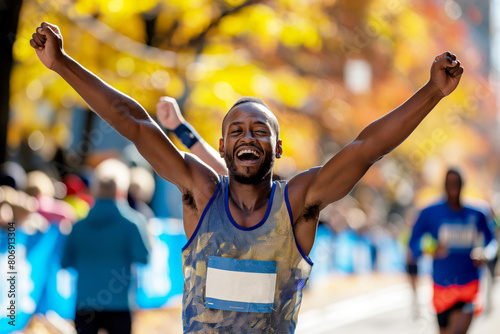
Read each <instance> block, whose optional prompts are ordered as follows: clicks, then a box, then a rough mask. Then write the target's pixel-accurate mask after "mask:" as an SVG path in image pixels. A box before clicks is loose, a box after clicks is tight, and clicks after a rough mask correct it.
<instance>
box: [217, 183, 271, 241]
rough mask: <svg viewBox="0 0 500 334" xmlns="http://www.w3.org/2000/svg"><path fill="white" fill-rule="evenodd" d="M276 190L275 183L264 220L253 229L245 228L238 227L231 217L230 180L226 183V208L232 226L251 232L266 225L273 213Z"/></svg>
mask: <svg viewBox="0 0 500 334" xmlns="http://www.w3.org/2000/svg"><path fill="white" fill-rule="evenodd" d="M275 190H276V182H273V189H272V190H271V197H270V198H269V203H268V204H267V211H266V214H265V215H264V218H262V220H261V221H260V222H259V223H258V224H257V225H255V226H252V227H243V226H240V225H238V223H237V222H236V221H235V220H234V219H233V216H231V212H230V211H229V180H228V182H227V183H226V193H225V198H224V206H225V207H226V214H227V217H228V218H229V221H230V222H231V224H233V225H234V227H236V228H237V229H239V230H243V231H251V230H255V229H256V228H259V227H260V226H262V225H264V223H265V222H266V220H267V217H269V214H270V213H271V208H272V207H273V199H274V191H275Z"/></svg>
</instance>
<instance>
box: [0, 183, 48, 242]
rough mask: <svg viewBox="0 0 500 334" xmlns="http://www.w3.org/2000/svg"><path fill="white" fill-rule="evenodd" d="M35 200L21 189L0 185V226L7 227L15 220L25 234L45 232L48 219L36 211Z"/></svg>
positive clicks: (36, 204)
mask: <svg viewBox="0 0 500 334" xmlns="http://www.w3.org/2000/svg"><path fill="white" fill-rule="evenodd" d="M37 210H38V203H37V200H36V199H35V198H34V197H32V196H29V195H28V194H26V193H25V192H23V191H21V190H16V189H14V188H12V187H10V186H5V185H3V186H0V228H4V229H7V227H8V225H7V224H8V223H10V222H15V224H16V226H17V227H19V228H21V229H22V230H23V231H24V233H26V234H35V233H37V232H45V231H46V230H47V228H48V224H49V223H48V221H47V220H46V219H45V218H44V217H42V216H41V215H40V214H39V213H38V212H37Z"/></svg>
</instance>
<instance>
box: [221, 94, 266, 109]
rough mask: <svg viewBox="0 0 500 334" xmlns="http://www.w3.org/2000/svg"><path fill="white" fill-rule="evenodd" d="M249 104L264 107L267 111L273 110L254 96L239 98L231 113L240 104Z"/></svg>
mask: <svg viewBox="0 0 500 334" xmlns="http://www.w3.org/2000/svg"><path fill="white" fill-rule="evenodd" d="M249 102H253V103H257V104H260V105H263V106H264V107H266V108H267V109H269V110H271V108H269V106H268V105H267V104H266V103H265V102H264V101H262V99H259V98H258V97H253V96H243V97H241V98H239V99H238V101H236V102H235V103H234V104H233V106H232V107H231V108H229V111H231V109H233V108H234V107H236V106H238V105H240V104H243V103H249ZM229 111H228V112H229Z"/></svg>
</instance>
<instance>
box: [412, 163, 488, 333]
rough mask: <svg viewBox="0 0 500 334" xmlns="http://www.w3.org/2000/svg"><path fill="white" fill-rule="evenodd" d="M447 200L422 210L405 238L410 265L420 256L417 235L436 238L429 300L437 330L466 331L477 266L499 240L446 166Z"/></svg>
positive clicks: (454, 171)
mask: <svg viewBox="0 0 500 334" xmlns="http://www.w3.org/2000/svg"><path fill="white" fill-rule="evenodd" d="M445 190H446V196H447V198H446V200H445V201H442V202H439V203H437V204H433V205H431V206H429V207H427V208H425V209H424V210H422V212H421V213H420V215H419V217H418V219H417V221H416V223H415V225H414V227H413V231H412V235H411V238H410V242H409V248H410V254H409V256H408V262H409V264H411V263H415V261H416V259H417V258H418V257H419V256H420V255H422V249H421V247H420V241H421V238H422V237H423V236H424V235H425V234H430V235H431V236H432V238H433V239H434V240H436V241H437V247H436V250H435V252H434V261H433V280H434V288H433V290H434V294H433V300H432V301H433V305H434V308H435V310H436V313H437V319H438V324H439V328H440V333H441V334H448V333H466V332H467V330H468V328H469V325H470V323H471V321H472V317H473V315H474V309H475V301H476V297H477V294H478V290H479V269H478V268H479V267H480V266H481V265H483V264H485V263H486V262H487V261H488V259H490V258H493V257H494V256H495V255H496V250H497V242H496V240H495V239H494V236H493V234H492V232H491V230H490V228H489V226H488V223H487V220H486V217H485V215H484V214H483V213H482V212H481V211H480V210H477V209H474V208H472V207H469V206H465V205H464V204H463V203H462V201H461V198H460V194H461V190H462V176H461V174H460V172H459V171H458V170H457V169H449V170H448V171H447V173H446V178H445Z"/></svg>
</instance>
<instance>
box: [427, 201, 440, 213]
mask: <svg viewBox="0 0 500 334" xmlns="http://www.w3.org/2000/svg"><path fill="white" fill-rule="evenodd" d="M445 209H446V202H444V201H437V202H434V203H432V204H430V205H428V206H427V207H425V208H424V209H422V213H423V214H429V213H438V212H441V211H444V210H445Z"/></svg>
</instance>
